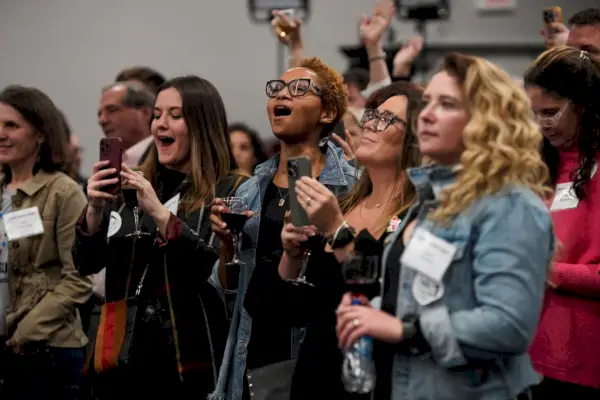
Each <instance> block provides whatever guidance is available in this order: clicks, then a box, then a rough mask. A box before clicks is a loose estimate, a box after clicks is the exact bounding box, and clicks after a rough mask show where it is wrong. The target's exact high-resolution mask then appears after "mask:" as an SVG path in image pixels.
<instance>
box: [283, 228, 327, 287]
mask: <svg viewBox="0 0 600 400" xmlns="http://www.w3.org/2000/svg"><path fill="white" fill-rule="evenodd" d="M301 246H302V248H303V249H304V254H303V255H302V268H300V273H299V274H298V277H297V278H296V279H286V280H287V281H288V282H290V283H293V284H294V285H297V286H299V285H306V286H311V287H314V286H315V285H313V284H312V283H310V282H309V281H308V280H307V279H306V268H307V267H308V260H309V259H310V254H311V253H312V252H313V250H316V249H317V248H318V247H319V246H320V247H323V246H324V243H323V236H321V235H315V236H311V237H309V238H308V240H307V241H306V242H303V243H301Z"/></svg>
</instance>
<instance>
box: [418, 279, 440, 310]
mask: <svg viewBox="0 0 600 400" xmlns="http://www.w3.org/2000/svg"><path fill="white" fill-rule="evenodd" d="M412 294H413V297H414V298H415V300H416V301H417V303H419V304H420V305H422V306H426V305H428V304H431V303H433V302H434V301H437V300H439V299H441V298H442V296H443V295H444V285H443V284H442V283H441V282H435V281H434V280H433V279H430V278H429V277H427V276H425V275H422V274H418V275H417V276H416V277H415V280H414V281H413V285H412Z"/></svg>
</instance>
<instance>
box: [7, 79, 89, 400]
mask: <svg viewBox="0 0 600 400" xmlns="http://www.w3.org/2000/svg"><path fill="white" fill-rule="evenodd" d="M68 160H69V154H68V142H67V135H66V132H65V124H64V122H63V119H62V115H61V113H60V111H59V110H58V109H57V108H56V106H55V105H54V103H53V102H52V100H50V98H49V97H48V96H47V95H46V94H44V93H42V92H41V91H39V90H38V89H35V88H30V87H24V86H9V87H7V88H5V89H4V90H2V91H1V92H0V164H1V169H2V172H1V173H0V198H1V199H2V202H1V207H0V213H1V214H2V216H1V217H0V246H1V247H0V340H2V346H1V347H2V349H3V350H4V351H2V352H0V375H1V376H0V381H1V382H0V397H2V398H9V399H18V400H21V399H23V400H30V399H39V398H43V397H52V398H56V399H74V398H76V397H77V395H78V390H79V384H80V380H81V370H82V368H83V358H84V351H85V345H86V344H87V338H86V337H85V334H84V333H83V330H82V328H81V321H80V319H79V316H78V313H77V306H80V305H82V304H83V303H85V301H86V300H87V299H88V298H89V296H90V295H91V293H92V292H91V290H92V283H91V280H90V279H89V278H83V277H81V275H80V274H79V273H78V272H77V270H76V269H75V265H74V263H73V258H72V256H71V247H72V246H73V240H74V239H75V230H74V227H75V223H76V221H77V218H78V216H79V214H80V213H81V210H82V209H83V208H84V207H85V197H84V196H83V193H82V191H81V189H80V188H79V186H78V185H77V183H75V181H73V180H72V179H71V178H69V177H68V176H67V173H68V172H69V163H68ZM32 210H34V212H33V213H32V212H31V211H32ZM17 214H21V218H20V220H21V221H23V222H26V224H25V225H29V226H30V227H36V226H39V228H42V229H33V230H32V229H25V230H19V231H17V230H12V229H11V227H10V224H9V223H8V222H7V220H10V219H11V215H13V216H16V215H17ZM27 215H29V216H27ZM13 227H14V224H13Z"/></svg>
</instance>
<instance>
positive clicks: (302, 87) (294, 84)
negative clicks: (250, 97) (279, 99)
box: [265, 78, 321, 98]
mask: <svg viewBox="0 0 600 400" xmlns="http://www.w3.org/2000/svg"><path fill="white" fill-rule="evenodd" d="M286 87H287V88H288V91H289V92H290V95H292V96H293V97H299V96H304V95H305V94H306V93H308V91H309V90H310V88H313V89H314V91H315V93H316V94H317V95H319V96H320V95H321V89H319V88H318V87H317V86H316V85H315V84H314V83H313V82H312V80H311V79H308V78H299V79H294V80H291V81H289V82H287V83H285V81H282V80H281V79H273V80H270V81H267V86H266V88H265V91H266V93H267V96H268V97H270V98H273V97H276V96H277V95H278V94H279V92H281V91H282V90H283V89H285V88H286Z"/></svg>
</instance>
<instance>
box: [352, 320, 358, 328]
mask: <svg viewBox="0 0 600 400" xmlns="http://www.w3.org/2000/svg"><path fill="white" fill-rule="evenodd" d="M352 325H353V326H354V327H355V328H358V326H359V325H360V321H359V320H358V318H354V319H353V320H352Z"/></svg>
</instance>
